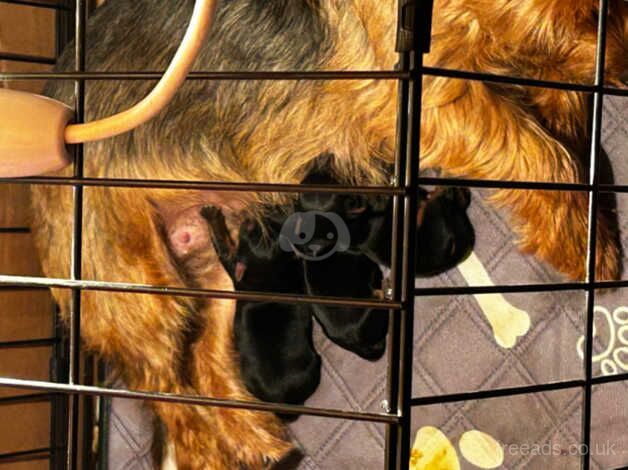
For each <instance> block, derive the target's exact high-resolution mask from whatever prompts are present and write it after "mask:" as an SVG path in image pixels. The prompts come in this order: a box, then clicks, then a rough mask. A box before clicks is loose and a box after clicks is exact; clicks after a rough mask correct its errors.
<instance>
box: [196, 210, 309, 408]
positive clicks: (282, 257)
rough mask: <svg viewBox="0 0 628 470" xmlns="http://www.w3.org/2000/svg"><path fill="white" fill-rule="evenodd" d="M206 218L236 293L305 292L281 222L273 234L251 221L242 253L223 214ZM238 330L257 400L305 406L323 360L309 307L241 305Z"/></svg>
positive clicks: (273, 222)
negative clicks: (281, 241)
mask: <svg viewBox="0 0 628 470" xmlns="http://www.w3.org/2000/svg"><path fill="white" fill-rule="evenodd" d="M201 213H202V215H203V216H204V217H205V218H206V219H207V221H208V222H209V223H210V225H211V226H212V229H213V233H214V236H213V242H214V246H215V248H216V252H217V254H218V256H219V258H220V260H221V262H222V264H223V266H224V267H225V269H226V270H227V272H228V273H229V275H230V276H231V277H232V279H233V282H234V284H235V288H236V290H245V291H272V292H291V293H296V292H302V291H303V271H302V267H301V264H300V262H299V261H298V260H297V259H296V257H295V256H294V254H293V253H291V252H287V251H283V250H281V248H280V247H279V245H278V243H277V238H278V233H279V232H278V228H279V227H280V226H278V225H277V217H273V215H269V216H268V217H267V219H266V220H265V225H266V226H265V229H266V231H267V234H264V233H263V231H262V227H261V226H260V225H259V223H258V222H256V221H252V220H249V221H245V222H244V223H243V224H242V226H241V227H240V232H239V243H238V246H237V248H236V246H235V244H234V243H233V240H232V239H231V237H230V235H229V232H228V230H227V226H226V224H225V219H224V216H223V214H222V212H220V210H218V209H215V208H211V207H206V208H204V209H203V210H202V212H201ZM233 329H234V336H235V344H236V347H237V349H238V352H239V355H240V368H241V374H242V378H243V381H244V384H245V385H246V387H247V389H248V390H249V391H250V392H251V393H252V394H253V395H254V396H256V397H257V398H259V399H261V400H264V401H269V402H280V403H289V404H302V403H303V402H304V401H305V400H306V399H307V398H308V397H309V396H310V395H312V393H314V391H315V390H316V388H317V387H318V384H319V382H320V368H321V359H320V356H319V355H318V353H317V352H316V350H315V349H314V346H313V344H312V315H311V311H310V310H309V307H308V306H307V305H288V304H282V303H275V302H244V301H238V302H237V307H236V314H235V320H234V325H233ZM284 418H286V419H289V417H284Z"/></svg>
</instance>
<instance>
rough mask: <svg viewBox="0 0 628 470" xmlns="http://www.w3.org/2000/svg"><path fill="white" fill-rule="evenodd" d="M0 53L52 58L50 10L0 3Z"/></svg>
mask: <svg viewBox="0 0 628 470" xmlns="http://www.w3.org/2000/svg"><path fill="white" fill-rule="evenodd" d="M0 52H9V53H12V54H26V55H35V56H42V57H54V54H55V12H54V10H51V9H49V8H35V7H30V6H24V5H13V4H9V3H0ZM17 67H18V70H21V66H20V65H18V66H17Z"/></svg>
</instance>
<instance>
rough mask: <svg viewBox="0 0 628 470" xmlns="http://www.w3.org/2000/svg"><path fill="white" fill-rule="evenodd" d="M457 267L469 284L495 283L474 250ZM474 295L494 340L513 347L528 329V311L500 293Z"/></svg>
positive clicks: (505, 346)
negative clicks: (491, 329) (515, 305)
mask: <svg viewBox="0 0 628 470" xmlns="http://www.w3.org/2000/svg"><path fill="white" fill-rule="evenodd" d="M458 269H459V270H460V273H461V274H462V276H463V277H464V278H465V280H466V281H467V284H469V285H475V286H477V285H479V286H493V285H495V284H493V281H492V280H491V278H490V276H489V275H488V273H487V272H486V269H485V268H484V266H483V265H482V262H481V261H480V259H479V258H478V257H477V255H476V254H475V252H472V253H471V255H469V257H468V258H467V259H466V260H465V261H464V262H463V263H461V264H459V265H458ZM474 297H475V300H476V301H477V303H478V304H479V305H480V308H481V309H482V312H484V315H485V316H486V319H487V320H488V322H489V324H490V325H491V328H493V335H494V336H495V341H496V342H497V344H498V345H500V346H501V347H502V348H506V349H510V348H512V347H514V346H515V345H516V344H517V340H518V338H519V337H521V336H524V335H525V334H526V333H527V332H528V331H529V330H530V325H531V321H530V315H529V314H528V312H526V311H525V310H521V309H519V308H516V307H514V306H513V305H511V304H510V303H509V302H508V301H507V300H506V298H505V297H504V296H503V295H502V294H476V295H474Z"/></svg>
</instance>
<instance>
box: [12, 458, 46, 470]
mask: <svg viewBox="0 0 628 470" xmlns="http://www.w3.org/2000/svg"><path fill="white" fill-rule="evenodd" d="M49 468H50V461H49V460H48V459H43V460H31V461H25V462H16V463H5V464H3V465H2V470H48V469H49Z"/></svg>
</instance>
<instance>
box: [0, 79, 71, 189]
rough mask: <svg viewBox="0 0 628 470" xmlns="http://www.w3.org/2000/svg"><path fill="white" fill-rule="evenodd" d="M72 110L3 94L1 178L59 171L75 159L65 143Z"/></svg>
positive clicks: (18, 93)
mask: <svg viewBox="0 0 628 470" xmlns="http://www.w3.org/2000/svg"><path fill="white" fill-rule="evenodd" d="M73 117H74V112H73V111H72V109H70V108H69V107H67V106H66V105H65V104H63V103H60V102H58V101H55V100H51V99H49V98H45V97H43V96H40V95H34V94H32V93H25V92H22V91H13V90H7V89H2V90H0V149H1V150H0V152H1V153H0V176H2V177H5V178H6V177H8V178H14V177H19V176H29V175H36V174H40V173H46V172H49V171H54V170H59V169H61V168H63V167H65V166H67V165H68V164H69V163H70V162H71V161H72V159H71V157H70V155H69V153H68V151H67V149H66V146H65V142H64V139H63V133H64V132H65V128H66V126H67V124H68V122H70V121H71V120H72V119H73Z"/></svg>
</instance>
